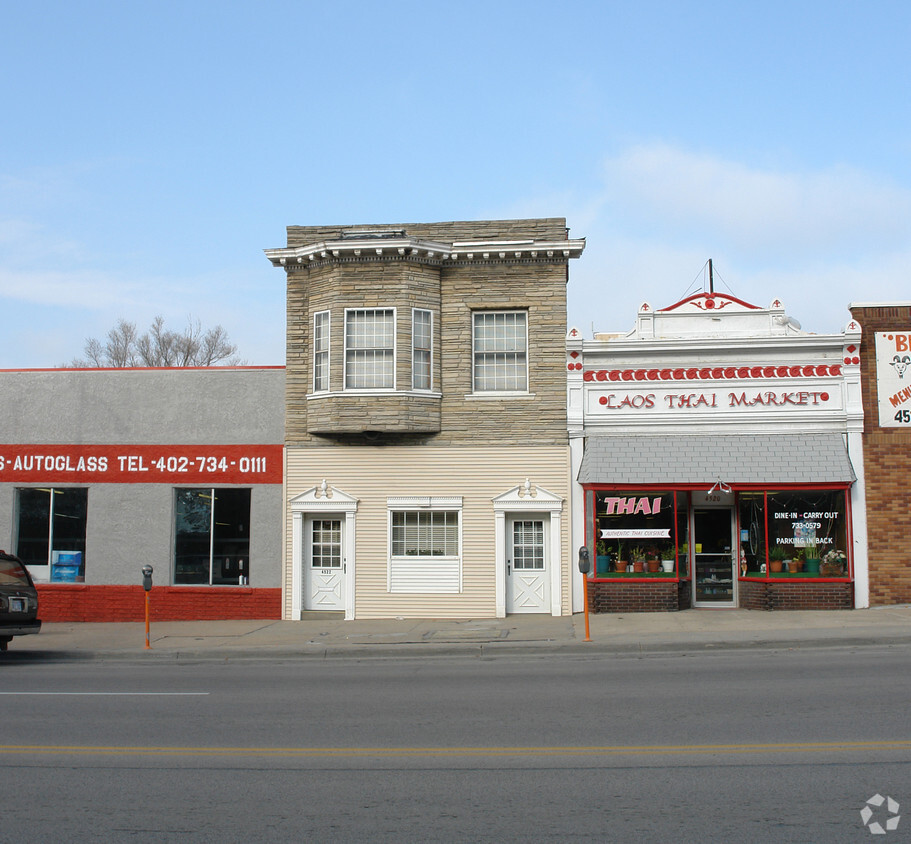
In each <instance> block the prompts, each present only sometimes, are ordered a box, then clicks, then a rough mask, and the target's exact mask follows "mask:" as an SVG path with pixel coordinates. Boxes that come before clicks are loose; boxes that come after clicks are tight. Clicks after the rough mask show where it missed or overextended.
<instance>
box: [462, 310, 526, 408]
mask: <svg viewBox="0 0 911 844" xmlns="http://www.w3.org/2000/svg"><path fill="white" fill-rule="evenodd" d="M527 322H528V315H527V314H526V312H525V311H476V312H475V313H474V314H472V358H473V359H472V375H473V378H472V389H473V391H474V392H476V393H486V392H497V393H510V392H512V393H515V392H525V391H527V390H528V330H527V328H528V326H527Z"/></svg>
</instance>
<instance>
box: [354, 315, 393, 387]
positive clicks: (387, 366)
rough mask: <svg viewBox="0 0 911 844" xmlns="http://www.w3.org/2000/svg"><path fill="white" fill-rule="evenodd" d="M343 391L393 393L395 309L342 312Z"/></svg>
mask: <svg viewBox="0 0 911 844" xmlns="http://www.w3.org/2000/svg"><path fill="white" fill-rule="evenodd" d="M345 389H347V390H392V389H395V309H393V308H383V309H363V310H362V309H358V310H346V311H345Z"/></svg>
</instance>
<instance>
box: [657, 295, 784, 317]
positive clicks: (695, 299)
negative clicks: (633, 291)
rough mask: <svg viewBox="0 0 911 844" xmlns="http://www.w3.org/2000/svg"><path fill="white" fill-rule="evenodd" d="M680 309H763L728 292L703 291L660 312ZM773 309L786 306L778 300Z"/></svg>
mask: <svg viewBox="0 0 911 844" xmlns="http://www.w3.org/2000/svg"><path fill="white" fill-rule="evenodd" d="M642 307H643V308H646V307H648V303H644V304H643V306H642ZM680 310H683V311H689V312H690V313H704V314H706V313H720V312H721V311H725V310H727V312H728V313H733V312H735V311H741V312H743V311H758V310H761V308H760V307H759V305H751V304H750V303H749V302H744V301H743V300H742V299H738V298H737V297H736V296H728V295H727V294H726V293H706V292H705V291H703V292H701V293H696V294H694V295H693V296H688V297H687V298H686V299H681V300H680V301H679V302H676V303H675V304H673V305H669V306H668V307H666V308H661V309H660V313H665V314H666V313H670V312H671V311H680ZM771 310H784V306H783V305H782V304H781V303H780V302H778V301H777V300H776V302H773V304H772V308H771Z"/></svg>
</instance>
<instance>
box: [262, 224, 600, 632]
mask: <svg viewBox="0 0 911 844" xmlns="http://www.w3.org/2000/svg"><path fill="white" fill-rule="evenodd" d="M584 245H585V244H584V240H581V239H571V238H570V237H569V234H568V230H567V228H566V222H565V220H563V219H537V220H502V221H492V222H449V223H430V224H423V223H422V224H406V225H378V226H374V225H369V226H291V227H289V228H288V230H287V246H286V247H284V248H280V249H269V250H266V255H267V257H268V258H269V260H270V261H271V262H272V263H273V265H274V266H276V267H281V268H283V269H284V270H285V273H286V278H287V285H288V292H287V319H288V324H287V381H286V409H285V413H286V424H285V445H286V452H285V453H286V457H285V460H286V466H285V473H286V508H287V513H286V543H285V544H286V552H285V562H284V570H283V587H284V609H283V614H284V617H286V618H292V619H293V618H300V617H301V616H302V613H304V612H307V611H311V610H330V611H332V610H334V611H343V612H344V614H345V617H346V618H355V617H357V618H381V617H390V616H406V617H408V616H410V617H421V616H435V617H484V616H487V617H493V616H502V615H504V614H506V613H509V612H543V613H551V614H553V615H561V614H568V613H569V612H570V611H571V607H570V577H571V554H570V547H569V530H568V510H567V508H568V502H569V483H570V480H569V473H570V461H569V445H568V436H567V429H566V406H565V396H566V370H565V358H564V340H565V333H566V284H567V277H568V265H569V260H570V258H576V257H578V256H579V255H580V254H581V253H582V250H583V248H584Z"/></svg>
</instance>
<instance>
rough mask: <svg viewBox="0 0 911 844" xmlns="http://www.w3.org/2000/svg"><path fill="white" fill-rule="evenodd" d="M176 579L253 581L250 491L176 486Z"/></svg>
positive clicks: (216, 582)
mask: <svg viewBox="0 0 911 844" xmlns="http://www.w3.org/2000/svg"><path fill="white" fill-rule="evenodd" d="M174 492H175V496H176V508H175V515H176V525H175V535H174V583H176V584H213V585H235V586H237V585H241V586H242V585H246V584H248V583H249V582H250V490H249V489H210V488H203V489H177V490H175V491H174Z"/></svg>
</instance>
